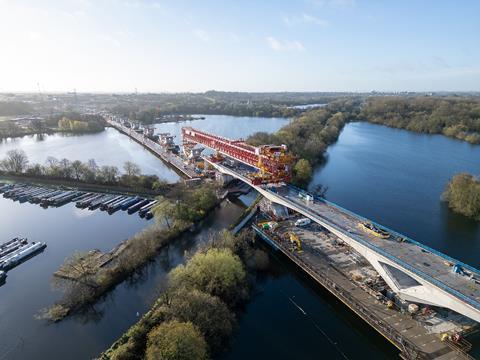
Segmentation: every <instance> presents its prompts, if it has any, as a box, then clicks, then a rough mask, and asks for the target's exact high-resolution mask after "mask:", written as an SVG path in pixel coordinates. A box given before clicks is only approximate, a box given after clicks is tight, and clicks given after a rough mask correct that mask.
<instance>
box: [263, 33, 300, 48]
mask: <svg viewBox="0 0 480 360" xmlns="http://www.w3.org/2000/svg"><path fill="white" fill-rule="evenodd" d="M267 43H268V46H270V48H272V49H273V50H275V51H304V50H305V47H304V46H303V44H302V43H301V42H300V41H297V40H293V41H290V40H278V39H276V38H274V37H273V36H269V37H267Z"/></svg>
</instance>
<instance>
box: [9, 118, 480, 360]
mask: <svg viewBox="0 0 480 360" xmlns="http://www.w3.org/2000/svg"><path fill="white" fill-rule="evenodd" d="M201 121H202V120H198V122H197V124H196V125H194V126H195V127H199V126H198V124H200V123H201ZM163 125H168V126H170V125H172V124H163ZM205 130H210V129H205ZM169 131H170V130H169ZM230 134H231V133H228V132H227V130H225V133H223V135H224V136H232V135H230ZM124 140H126V139H124ZM328 154H329V157H328V161H327V162H326V164H325V165H324V166H322V167H321V168H319V169H317V171H316V173H315V177H314V180H313V181H312V184H311V186H312V187H313V186H314V185H315V184H319V183H321V184H323V185H327V186H328V187H329V190H328V192H327V197H328V198H329V199H330V200H332V201H335V202H337V203H338V204H340V205H342V206H345V207H347V208H349V209H352V210H354V211H356V212H358V213H359V214H362V215H365V216H367V217H370V218H372V219H375V220H377V221H379V222H381V223H383V224H385V225H387V226H390V227H392V228H394V229H396V230H399V231H401V232H404V233H405V234H407V235H409V236H412V237H413V238H415V239H417V240H419V241H422V242H424V243H426V244H428V245H430V246H432V247H434V248H436V249H439V250H441V251H444V252H446V253H447V254H449V255H452V256H454V257H457V258H459V259H462V260H463V261H466V262H468V263H470V264H472V265H474V266H477V267H479V261H480V260H479V259H478V254H479V249H480V226H478V224H477V223H475V222H473V221H469V220H467V219H465V218H463V217H461V216H457V215H454V214H452V213H451V212H450V211H449V210H448V209H447V208H446V207H445V206H444V204H443V203H441V202H440V194H441V192H442V191H443V188H444V185H445V183H446V182H447V181H448V179H449V178H450V177H451V176H452V175H453V174H455V173H457V172H459V171H469V172H472V173H475V174H479V173H480V160H479V159H480V146H476V147H475V146H471V145H468V144H466V143H463V142H458V141H454V140H451V139H448V138H445V137H442V136H429V135H421V134H413V133H409V132H406V131H402V130H394V129H389V128H385V127H382V126H378V125H370V124H365V123H353V124H349V125H347V126H346V127H345V129H344V130H343V132H342V134H341V136H340V138H339V141H338V143H337V144H335V145H333V146H331V147H330V148H329V151H328ZM241 211H242V208H241V207H240V206H237V205H235V204H232V203H225V204H224V205H223V206H222V208H220V209H218V210H217V211H216V212H215V213H213V214H212V215H211V216H210V217H209V219H208V221H207V223H206V224H205V226H204V228H203V229H204V230H203V231H202V232H201V233H200V234H197V235H195V236H187V237H186V238H185V239H182V240H181V241H178V242H176V243H175V244H174V245H172V246H170V247H169V248H168V249H165V251H162V253H161V254H160V256H159V257H158V258H157V260H156V261H155V262H154V263H152V264H151V265H149V266H148V267H147V268H146V269H145V270H144V271H143V272H142V273H141V274H139V275H138V276H137V278H136V280H138V281H127V282H125V283H123V284H121V285H120V286H118V287H117V288H116V289H115V291H113V292H112V293H111V294H110V295H109V296H108V297H107V298H106V299H105V300H104V301H102V302H101V303H100V304H98V306H96V307H95V309H94V310H95V311H90V312H88V313H86V314H83V315H79V316H76V317H74V318H71V319H68V320H66V321H64V322H62V323H60V324H54V325H46V324H45V323H43V322H41V321H36V320H33V314H34V313H36V312H37V311H38V309H39V308H41V307H44V306H47V305H48V304H50V303H51V302H52V301H53V300H54V299H56V298H57V297H58V294H57V293H54V292H52V291H51V290H50V286H49V279H50V276H51V273H52V272H53V271H54V270H55V269H56V268H57V267H58V265H59V264H61V263H62V262H63V258H64V257H65V256H68V255H69V254H70V253H71V252H72V251H73V250H74V249H77V248H78V249H85V250H86V249H92V248H100V249H104V250H105V249H110V248H111V247H112V246H114V244H116V243H118V242H119V241H120V240H121V239H123V238H125V237H127V236H129V235H130V234H133V233H135V232H136V231H137V230H139V229H141V228H142V226H144V225H145V222H144V220H140V219H139V218H138V217H137V216H127V215H125V214H123V213H118V214H115V215H114V216H111V217H109V216H108V215H105V214H104V213H90V212H83V211H79V210H77V209H75V208H73V207H69V206H66V207H63V208H59V209H49V210H43V209H41V208H39V207H37V206H33V205H28V204H22V205H20V204H18V203H15V204H14V203H12V202H11V201H10V200H4V199H2V198H0V214H1V215H2V226H1V227H0V238H10V237H12V236H17V235H22V236H28V237H30V238H31V239H32V240H33V239H35V240H41V241H46V242H48V245H49V246H48V247H47V249H46V251H45V252H44V253H42V254H40V255H38V256H37V257H35V258H33V259H32V260H30V261H28V262H27V263H25V264H22V265H21V266H19V267H18V268H16V269H14V270H12V271H11V272H10V273H9V277H8V278H7V283H6V284H5V285H4V286H2V287H0V318H1V319H2V321H0V336H1V337H0V338H1V339H2V341H1V342H0V358H2V355H3V354H4V353H5V351H6V350H8V349H14V350H15V351H14V352H11V353H9V355H8V356H6V357H5V358H8V359H10V358H12V359H30V358H72V359H86V358H91V357H93V356H95V355H96V354H98V353H99V352H100V351H101V350H103V349H104V348H106V347H108V346H109V345H110V344H111V342H113V341H114V340H115V339H116V338H118V336H119V335H120V334H121V333H123V332H124V331H125V330H126V329H127V328H128V327H129V326H130V325H131V324H133V323H134V322H135V321H136V319H137V318H136V315H135V314H136V312H137V311H139V312H140V313H143V312H144V311H146V309H148V306H149V304H150V303H151V302H152V300H153V299H154V297H155V296H154V294H155V288H156V286H157V285H156V284H158V283H159V282H161V281H162V280H163V279H164V276H165V273H166V271H168V269H170V268H171V267H172V266H174V265H175V264H178V263H179V262H181V261H182V259H183V254H184V251H185V250H187V249H191V248H192V246H194V245H195V244H196V243H198V242H201V241H203V240H204V239H205V238H206V237H207V236H208V234H209V231H211V230H214V229H221V228H224V227H225V226H227V225H228V224H229V223H230V222H231V221H233V219H235V218H236V216H238V215H239V213H240V212H241ZM4 224H8V225H7V226H5V225H4ZM100 234H101V235H100ZM258 284H259V286H258V289H257V292H256V293H255V294H254V296H253V297H252V299H251V301H250V302H249V303H248V304H247V307H246V309H245V312H244V313H243V314H242V315H241V316H240V318H239V327H238V329H237V331H236V336H235V337H234V339H233V340H232V346H231V348H230V349H229V351H228V352H227V353H226V354H224V355H223V356H222V359H229V360H233V359H235V360H237V359H246V358H251V359H257V358H268V359H270V358H272V359H314V358H319V357H323V358H328V359H345V358H349V359H359V358H369V359H370V358H372V359H388V358H394V357H395V356H396V351H395V350H394V349H392V347H391V346H390V345H389V344H388V343H386V341H385V340H383V338H381V337H380V336H379V335H377V334H376V333H375V332H373V331H372V330H371V329H370V328H369V327H368V326H366V325H365V324H364V323H363V322H362V321H360V320H359V319H357V318H356V317H355V316H354V315H353V314H351V313H350V312H349V311H348V310H347V309H345V307H344V306H343V305H342V304H339V303H338V301H337V300H336V299H334V298H333V297H331V296H330V295H329V294H328V293H326V292H325V291H323V290H322V289H321V288H319V287H318V286H317V285H315V284H314V283H312V282H311V281H310V280H309V279H308V278H306V277H305V276H304V275H303V274H301V273H299V272H298V271H296V270H295V269H294V268H293V267H292V266H291V265H289V264H288V262H287V261H285V259H283V258H282V257H281V256H279V255H277V254H274V253H271V263H270V267H269V269H268V271H267V272H266V273H265V274H263V275H262V276H260V277H259V279H258ZM292 300H293V302H292ZM294 303H295V304H296V305H295V304H294ZM297 305H298V306H299V307H300V308H301V309H302V310H303V311H304V312H305V313H306V314H304V313H303V312H302V311H301V310H300V309H299V308H298V307H297ZM52 342H54V343H55V346H52V345H51V344H52ZM475 343H476V344H477V343H478V342H475ZM477 355H478V354H477Z"/></svg>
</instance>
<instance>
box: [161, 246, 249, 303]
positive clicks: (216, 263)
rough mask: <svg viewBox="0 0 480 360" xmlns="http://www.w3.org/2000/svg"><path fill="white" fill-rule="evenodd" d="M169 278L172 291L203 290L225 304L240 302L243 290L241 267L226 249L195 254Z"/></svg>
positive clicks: (242, 269) (244, 291)
mask: <svg viewBox="0 0 480 360" xmlns="http://www.w3.org/2000/svg"><path fill="white" fill-rule="evenodd" d="M169 279H170V284H171V286H172V287H173V288H176V289H180V288H187V289H197V290H200V291H204V292H206V293H209V294H211V295H213V296H218V297H219V298H220V299H222V300H223V301H225V302H226V303H227V304H235V303H237V302H239V301H241V300H243V299H244V297H245V294H246V288H247V284H246V274H245V270H244V268H243V264H242V262H241V260H240V258H239V257H238V256H237V255H234V254H233V253H232V251H231V250H230V249H209V250H207V251H206V252H203V253H196V254H195V255H194V256H193V257H192V258H191V259H190V260H189V261H188V262H187V263H186V264H185V265H179V266H177V267H176V268H175V269H173V270H172V271H171V272H170V277H169Z"/></svg>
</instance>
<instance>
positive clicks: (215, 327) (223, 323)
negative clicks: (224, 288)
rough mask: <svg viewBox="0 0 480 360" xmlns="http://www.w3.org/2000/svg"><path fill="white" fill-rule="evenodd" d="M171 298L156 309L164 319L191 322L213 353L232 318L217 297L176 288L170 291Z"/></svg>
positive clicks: (229, 328)
mask: <svg viewBox="0 0 480 360" xmlns="http://www.w3.org/2000/svg"><path fill="white" fill-rule="evenodd" d="M169 298H170V301H169V302H168V303H166V304H164V305H162V306H161V307H160V308H159V309H158V313H159V314H161V316H162V318H164V319H166V320H178V321H183V322H189V321H190V322H192V323H193V324H194V325H195V326H196V327H197V328H198V329H199V330H200V331H201V332H202V334H203V335H204V337H205V340H206V341H207V343H208V344H209V346H210V349H211V350H212V351H213V352H215V351H218V350H220V349H221V346H222V344H223V343H224V342H225V340H226V339H227V338H228V336H229V335H230V334H231V333H232V329H233V323H234V317H233V314H232V313H231V312H230V310H229V309H228V307H227V305H226V304H225V303H224V302H223V301H222V300H220V299H219V298H218V297H216V296H212V295H210V294H207V293H204V292H202V291H199V290H195V289H194V290H188V289H183V288H182V289H179V290H177V291H174V292H172V293H171V294H169Z"/></svg>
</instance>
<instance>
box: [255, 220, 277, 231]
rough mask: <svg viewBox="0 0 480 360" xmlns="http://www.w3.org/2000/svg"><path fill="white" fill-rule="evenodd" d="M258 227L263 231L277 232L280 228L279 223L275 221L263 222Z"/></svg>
mask: <svg viewBox="0 0 480 360" xmlns="http://www.w3.org/2000/svg"><path fill="white" fill-rule="evenodd" d="M258 226H259V227H260V228H261V229H263V230H270V231H275V229H276V228H277V227H278V223H277V222H275V221H262V222H260V223H258Z"/></svg>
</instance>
